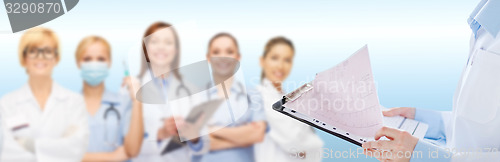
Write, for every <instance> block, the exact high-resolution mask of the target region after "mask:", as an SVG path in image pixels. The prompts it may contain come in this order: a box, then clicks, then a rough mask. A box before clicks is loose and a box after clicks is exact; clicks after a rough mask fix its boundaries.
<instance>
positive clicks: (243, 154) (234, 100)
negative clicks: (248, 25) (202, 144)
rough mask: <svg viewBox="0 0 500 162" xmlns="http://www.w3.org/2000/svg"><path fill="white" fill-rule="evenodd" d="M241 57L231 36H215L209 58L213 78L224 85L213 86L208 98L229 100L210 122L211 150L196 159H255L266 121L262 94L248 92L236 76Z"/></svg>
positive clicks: (247, 161)
mask: <svg viewBox="0 0 500 162" xmlns="http://www.w3.org/2000/svg"><path fill="white" fill-rule="evenodd" d="M240 59H241V54H240V52H239V47H238V43H237V41H236V39H235V38H234V37H233V36H232V35H230V34H228V33H219V34H217V35H215V36H214V37H212V39H211V40H210V42H209V45H208V52H207V60H208V61H209V62H210V64H211V67H212V69H213V70H212V75H213V80H214V81H215V83H221V84H218V85H217V86H216V87H214V88H210V89H209V90H208V93H207V97H208V98H209V99H217V98H225V99H226V101H227V102H224V104H223V105H221V107H220V108H219V109H217V111H216V112H215V114H214V115H213V116H212V118H211V121H210V123H209V125H208V126H209V128H211V133H210V135H209V139H210V142H209V143H210V152H208V153H207V154H205V155H202V156H195V157H194V159H195V160H196V161H202V162H211V161H228V162H233V161H239V162H253V161H255V160H254V159H255V158H254V149H253V145H254V144H256V143H259V142H261V141H262V140H263V138H264V135H265V132H266V129H267V124H266V122H265V121H264V110H263V105H262V99H261V97H260V95H259V94H258V93H255V92H256V91H248V92H247V91H246V89H245V88H244V84H243V83H242V81H241V80H240V79H239V78H237V77H235V75H233V74H234V70H236V69H235V68H236V66H235V65H236V64H238V62H239V60H240ZM236 76H237V75H236ZM241 94H243V95H241ZM228 104H230V105H228ZM228 108H229V109H228ZM228 114H230V115H228Z"/></svg>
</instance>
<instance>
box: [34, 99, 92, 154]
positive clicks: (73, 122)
mask: <svg viewBox="0 0 500 162" xmlns="http://www.w3.org/2000/svg"><path fill="white" fill-rule="evenodd" d="M77 98H78V99H76V100H75V102H73V103H71V105H74V106H73V107H69V108H72V111H68V112H70V113H71V114H70V113H68V114H67V115H70V118H68V119H70V120H69V121H61V122H68V123H70V124H69V127H68V128H66V132H65V133H64V134H63V136H62V137H61V138H58V139H48V138H40V139H37V140H35V154H36V159H37V161H38V162H78V161H81V160H82V158H83V155H84V154H85V152H86V150H87V145H88V140H89V128H88V121H87V112H86V109H85V102H84V100H83V98H82V97H77Z"/></svg>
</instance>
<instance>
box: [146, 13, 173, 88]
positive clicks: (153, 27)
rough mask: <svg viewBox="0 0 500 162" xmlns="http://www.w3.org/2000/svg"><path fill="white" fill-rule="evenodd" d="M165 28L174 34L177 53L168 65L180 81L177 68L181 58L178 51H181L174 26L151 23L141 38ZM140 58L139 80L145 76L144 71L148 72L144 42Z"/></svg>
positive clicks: (147, 58)
mask: <svg viewBox="0 0 500 162" xmlns="http://www.w3.org/2000/svg"><path fill="white" fill-rule="evenodd" d="M165 28H170V29H171V30H172V32H173V33H174V37H175V38H174V40H175V48H176V51H177V53H176V54H175V56H174V60H173V62H172V63H171V65H170V69H172V70H173V73H174V76H175V77H177V79H179V80H181V79H182V76H181V74H180V73H179V70H178V67H179V64H180V58H181V57H180V53H181V52H180V50H181V49H180V42H179V36H178V35H177V32H176V31H175V28H174V26H172V24H169V23H166V22H156V23H153V24H151V25H150V26H149V27H148V29H147V30H146V32H145V33H144V36H143V38H146V37H148V36H149V35H151V34H153V33H154V32H156V31H158V30H160V29H165ZM142 56H143V57H141V58H142V59H141V60H142V61H141V71H140V72H139V75H138V77H139V78H142V77H143V76H144V75H145V73H146V71H147V70H148V66H147V62H149V57H148V51H147V49H146V44H145V43H144V41H142Z"/></svg>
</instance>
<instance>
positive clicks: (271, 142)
mask: <svg viewBox="0 0 500 162" xmlns="http://www.w3.org/2000/svg"><path fill="white" fill-rule="evenodd" d="M294 53H295V49H294V46H293V44H292V42H291V41H290V40H288V39H287V38H284V37H275V38H272V39H271V40H269V42H267V44H266V47H265V49H264V54H263V56H262V57H261V58H260V66H261V67H262V69H263V71H262V81H261V84H260V85H259V86H257V90H258V91H259V92H260V93H261V95H262V99H263V101H264V105H272V104H274V103H275V102H276V101H278V100H280V99H281V98H282V97H283V95H285V94H286V93H285V91H284V90H283V87H282V83H283V81H284V80H285V79H286V78H287V77H288V75H289V74H290V71H291V70H292V64H293V57H294ZM264 111H265V116H266V120H267V123H268V124H269V127H270V129H269V132H268V133H267V134H266V137H265V139H264V142H262V143H260V144H256V145H255V147H254V148H255V155H256V161H257V162H274V161H288V162H293V161H298V162H305V161H307V162H319V161H321V158H320V157H319V153H320V151H321V147H322V146H323V141H321V139H320V138H319V137H318V136H317V135H316V134H315V133H314V129H313V128H311V127H310V126H308V125H306V124H302V123H299V122H297V121H296V120H295V119H292V118H289V117H287V116H284V115H282V114H280V113H276V112H275V111H274V110H273V109H270V108H268V106H267V107H266V106H265V107H264Z"/></svg>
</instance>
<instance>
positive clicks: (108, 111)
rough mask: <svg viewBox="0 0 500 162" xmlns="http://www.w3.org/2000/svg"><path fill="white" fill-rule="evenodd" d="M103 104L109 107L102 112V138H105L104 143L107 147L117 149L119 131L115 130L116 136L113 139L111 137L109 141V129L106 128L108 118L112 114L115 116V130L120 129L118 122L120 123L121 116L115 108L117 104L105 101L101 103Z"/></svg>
mask: <svg viewBox="0 0 500 162" xmlns="http://www.w3.org/2000/svg"><path fill="white" fill-rule="evenodd" d="M102 103H103V104H108V105H109V107H108V108H107V109H106V110H105V111H104V116H103V118H104V122H105V123H104V129H105V130H104V137H105V138H106V140H105V142H106V144H107V145H110V146H113V147H118V142H117V141H118V140H119V139H118V138H119V136H120V135H119V134H120V132H119V130H120V129H117V130H116V135H115V136H114V137H111V139H109V138H110V137H109V135H108V134H109V131H111V130H109V129H110V128H109V127H108V124H107V122H108V117H109V114H111V113H113V114H115V115H116V128H119V127H120V121H121V116H120V112H119V111H118V109H116V108H115V105H119V104H117V103H114V102H107V101H103V102H102Z"/></svg>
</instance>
